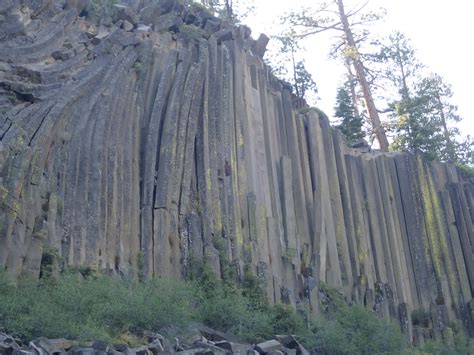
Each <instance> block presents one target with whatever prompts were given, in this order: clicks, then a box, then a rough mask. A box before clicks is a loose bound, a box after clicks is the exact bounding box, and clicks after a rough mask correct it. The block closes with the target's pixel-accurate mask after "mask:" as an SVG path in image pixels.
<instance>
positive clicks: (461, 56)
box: [245, 0, 474, 136]
mask: <svg viewBox="0 0 474 355" xmlns="http://www.w3.org/2000/svg"><path fill="white" fill-rule="evenodd" d="M317 2H318V1H317V0H254V3H255V5H256V8H255V11H253V12H252V14H251V15H250V16H249V17H248V18H247V19H246V20H245V23H247V24H248V25H249V26H250V27H251V28H252V30H253V36H254V37H257V36H258V34H259V33H260V32H263V33H266V34H268V35H275V34H277V33H278V32H279V29H278V22H279V21H278V18H279V17H280V16H281V15H282V14H284V13H285V12H288V11H291V10H295V11H297V10H298V9H301V8H302V7H303V6H306V7H310V6H312V5H313V6H314V4H315V3H317ZM345 3H347V4H346V6H347V7H348V8H350V5H351V4H354V3H357V4H361V3H362V1H357V0H346V1H345ZM369 6H370V7H371V8H380V7H383V8H385V9H386V10H387V12H388V13H387V16H386V17H385V19H384V20H382V21H380V23H378V24H376V25H374V26H373V27H372V29H373V31H376V32H378V33H389V32H391V31H392V30H395V29H397V30H400V31H401V32H403V33H405V34H406V35H407V37H409V38H410V39H411V40H412V44H413V47H415V48H416V49H417V53H418V57H419V59H420V60H421V61H422V62H423V63H424V64H426V65H427V66H428V67H429V69H430V70H431V71H433V72H436V73H439V74H440V75H441V76H442V77H443V78H444V79H445V80H446V82H448V83H450V84H451V85H452V87H453V91H454V98H453V102H454V103H455V104H457V105H458V108H459V111H458V112H459V114H460V115H461V117H463V122H462V123H461V124H460V125H459V127H460V128H461V129H462V131H463V133H464V134H470V135H471V136H474V117H473V116H474V102H473V101H474V97H473V95H472V92H473V90H472V86H473V85H474V64H473V57H472V54H471V53H473V49H472V39H471V38H470V36H471V34H472V33H473V30H472V18H471V15H472V13H471V8H472V4H471V2H470V1H467V0H450V1H432V0H431V1H430V0H370V2H369ZM328 45H329V40H328V38H327V36H324V35H323V36H320V35H318V36H314V37H313V38H312V39H311V40H310V41H308V42H307V43H306V49H307V54H306V55H305V62H306V65H307V67H308V69H309V70H310V71H311V73H312V75H313V77H314V79H315V80H316V82H317V84H318V88H319V97H320V99H321V100H320V101H319V102H318V103H317V106H319V107H320V108H321V109H323V110H324V111H325V112H326V113H328V115H329V116H332V114H333V106H334V102H335V94H336V90H337V86H338V84H339V83H340V82H341V80H342V79H341V76H342V73H343V70H342V68H340V66H339V64H338V63H337V62H335V61H334V60H331V59H329V58H328V52H329V47H328Z"/></svg>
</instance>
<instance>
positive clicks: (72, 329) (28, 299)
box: [0, 273, 194, 341]
mask: <svg viewBox="0 0 474 355" xmlns="http://www.w3.org/2000/svg"><path fill="white" fill-rule="evenodd" d="M0 276H1V275H0ZM1 279H2V280H3V281H0V285H1V286H2V288H1V290H2V291H1V292H0V317H1V318H0V323H2V324H3V326H4V327H5V329H6V331H7V332H9V333H11V334H13V335H15V336H18V337H19V338H21V339H23V340H30V339H32V338H34V337H38V336H46V337H50V338H58V337H67V338H71V339H79V340H93V339H104V340H109V341H112V340H113V339H116V338H117V337H118V336H119V335H120V334H122V333H124V332H126V331H128V330H133V329H149V330H158V329H160V328H163V327H166V326H170V325H176V326H179V325H182V324H184V323H186V322H189V321H190V320H191V319H192V318H193V317H194V313H193V310H194V306H193V305H192V301H193V300H194V299H193V295H194V293H193V290H192V289H191V287H190V285H187V284H185V283H184V282H181V281H174V280H166V279H154V280H150V281H148V282H145V283H140V284H138V283H133V282H126V281H119V280H115V279H112V278H109V277H106V276H98V277H88V278H86V279H83V277H82V276H81V275H79V274H77V273H76V274H74V273H70V274H67V275H64V276H63V277H61V278H60V279H58V280H48V281H46V282H45V281H41V282H33V281H23V282H20V283H19V284H18V286H16V287H14V286H13V285H11V284H10V286H7V287H4V285H5V284H7V285H8V283H7V281H5V277H1Z"/></svg>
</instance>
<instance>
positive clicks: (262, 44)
mask: <svg viewBox="0 0 474 355" xmlns="http://www.w3.org/2000/svg"><path fill="white" fill-rule="evenodd" d="M268 42H270V38H268V37H267V36H266V35H265V34H263V33H261V34H260V36H259V37H258V39H257V42H255V44H254V45H253V47H252V51H253V52H254V53H255V54H256V55H258V56H259V57H262V58H263V56H264V55H265V52H266V50H267V45H268Z"/></svg>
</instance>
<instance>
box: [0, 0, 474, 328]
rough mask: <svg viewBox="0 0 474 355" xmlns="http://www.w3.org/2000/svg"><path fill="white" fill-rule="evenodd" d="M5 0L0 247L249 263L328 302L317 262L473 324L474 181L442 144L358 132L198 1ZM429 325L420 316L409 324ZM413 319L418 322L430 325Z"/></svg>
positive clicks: (335, 279)
mask: <svg viewBox="0 0 474 355" xmlns="http://www.w3.org/2000/svg"><path fill="white" fill-rule="evenodd" d="M86 10H87V1H53V0H2V1H1V2H0V140H1V142H0V184H1V185H0V266H1V267H6V268H7V269H8V270H9V271H10V272H11V273H12V274H14V275H16V276H20V275H23V276H25V275H26V276H33V277H39V275H40V273H41V261H42V259H43V258H44V256H45V255H46V254H47V253H52V251H54V253H57V254H58V255H59V256H60V260H61V262H62V263H63V264H64V265H70V266H78V265H84V266H89V267H93V268H97V269H100V270H104V271H105V272H107V273H111V274H120V275H131V276H136V275H137V274H138V273H139V272H140V273H141V274H143V275H145V276H146V277H151V276H152V275H165V276H176V277H183V276H186V275H187V274H188V273H189V272H190V271H191V270H193V269H198V268H200V267H202V265H203V264H204V263H207V264H208V265H209V266H210V267H211V268H212V270H213V271H214V272H215V273H216V274H217V275H223V274H224V272H225V270H231V271H232V274H233V275H234V277H235V279H236V281H237V282H239V281H241V279H242V277H243V275H244V272H245V270H249V271H252V272H253V273H254V274H256V275H257V276H258V277H259V279H260V280H261V281H262V283H263V285H264V286H265V288H266V290H267V294H268V296H269V298H270V299H271V300H272V301H274V302H281V301H282V302H285V303H289V304H293V305H294V306H295V307H300V308H304V309H307V310H309V311H311V312H317V311H318V307H320V301H321V298H324V297H325V296H324V292H318V290H319V287H318V285H320V283H321V282H324V283H327V284H329V285H331V286H334V287H337V288H339V289H340V290H341V291H342V292H343V293H344V295H345V297H346V299H347V300H348V301H351V302H356V303H361V304H364V305H366V306H367V307H368V308H371V309H373V310H375V311H376V312H379V313H381V314H383V315H386V316H391V317H393V318H395V319H399V320H400V322H401V325H402V327H403V328H404V329H405V331H406V332H408V333H409V334H412V332H413V329H412V321H411V312H412V311H413V310H419V309H423V310H424V311H426V312H430V314H431V319H432V322H431V327H432V329H434V331H435V332H442V330H443V329H445V328H446V327H448V326H449V323H450V321H452V320H454V319H459V320H461V321H462V323H463V324H464V326H465V327H466V329H471V328H472V316H473V314H472V313H473V310H474V305H473V303H472V302H470V301H471V299H472V294H473V290H474V257H473V247H472V245H473V243H474V235H473V233H474V232H473V218H474V217H473V216H474V212H473V211H474V210H473V206H472V205H473V198H472V196H473V192H474V187H473V185H472V184H470V183H467V182H465V181H464V180H463V178H462V177H461V176H460V175H459V174H458V171H457V170H456V169H455V167H454V166H452V165H449V164H440V163H428V162H426V161H424V160H423V159H422V158H421V157H419V156H413V155H409V154H401V153H391V154H381V153H377V152H367V149H364V148H361V149H357V148H350V147H348V146H347V145H346V143H345V142H344V140H343V138H342V136H341V134H340V133H339V132H338V131H335V130H333V129H332V128H331V127H330V125H329V121H328V119H327V117H326V116H325V115H324V114H322V113H321V112H319V111H317V110H313V109H303V110H296V109H295V106H296V105H295V103H294V98H293V96H292V94H291V92H290V88H289V87H288V85H286V84H285V83H282V82H280V81H279V80H277V79H276V78H274V77H273V76H272V75H271V74H270V70H269V68H268V67H267V66H266V65H265V64H264V63H263V59H262V55H263V54H264V52H265V46H266V43H267V42H268V38H266V37H265V36H261V37H260V39H259V40H257V41H255V40H254V39H252V38H251V37H250V30H249V29H248V28H247V27H245V26H240V27H233V26H230V25H229V24H226V23H225V22H224V21H221V20H220V19H218V18H215V17H214V16H212V14H210V13H208V12H207V11H205V9H202V8H200V7H196V6H194V7H193V6H184V5H182V4H181V3H179V2H177V1H172V0H167V1H161V2H158V3H157V2H154V1H147V0H141V1H138V0H137V1H134V0H129V1H123V2H122V3H121V4H118V5H117V6H116V7H115V9H114V11H113V12H112V13H111V15H110V16H109V17H108V18H105V19H102V18H101V19H100V20H99V21H93V20H91V19H90V18H89V17H90V14H86V12H87V11H86ZM415 333H416V334H418V336H423V334H424V332H423V331H419V330H416V331H415ZM420 334H421V335H420Z"/></svg>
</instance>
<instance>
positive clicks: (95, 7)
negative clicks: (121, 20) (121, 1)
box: [86, 0, 118, 23]
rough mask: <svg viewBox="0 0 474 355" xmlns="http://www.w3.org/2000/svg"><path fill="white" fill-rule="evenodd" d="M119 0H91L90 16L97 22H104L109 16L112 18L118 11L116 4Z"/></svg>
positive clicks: (88, 11) (88, 8)
mask: <svg viewBox="0 0 474 355" xmlns="http://www.w3.org/2000/svg"><path fill="white" fill-rule="evenodd" d="M117 3H118V0H90V2H89V5H87V8H86V10H87V13H88V15H89V17H90V18H91V19H92V20H94V21H96V22H97V23H102V21H103V20H105V19H107V18H112V17H113V16H114V15H115V13H116V8H115V6H114V5H115V4H117Z"/></svg>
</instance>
